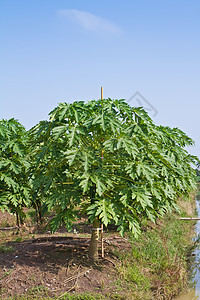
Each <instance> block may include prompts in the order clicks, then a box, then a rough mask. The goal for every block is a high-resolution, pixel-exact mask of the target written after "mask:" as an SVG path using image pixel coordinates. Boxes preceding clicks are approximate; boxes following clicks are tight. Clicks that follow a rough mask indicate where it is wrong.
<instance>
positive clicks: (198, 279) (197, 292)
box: [176, 199, 200, 300]
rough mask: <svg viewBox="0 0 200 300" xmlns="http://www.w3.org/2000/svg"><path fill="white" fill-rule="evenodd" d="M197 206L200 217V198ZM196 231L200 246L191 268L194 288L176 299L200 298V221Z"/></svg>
mask: <svg viewBox="0 0 200 300" xmlns="http://www.w3.org/2000/svg"><path fill="white" fill-rule="evenodd" d="M196 208H197V213H198V217H200V199H196ZM185 222H187V221H185ZM188 222H190V221H188ZM195 231H196V238H195V240H196V241H198V243H197V245H198V246H197V247H196V249H195V251H194V252H193V255H194V256H195V260H194V263H193V265H192V270H191V271H192V286H193V288H192V289H191V290H190V292H189V293H188V294H187V295H182V296H180V297H177V298H176V300H200V221H197V223H196V228H195Z"/></svg>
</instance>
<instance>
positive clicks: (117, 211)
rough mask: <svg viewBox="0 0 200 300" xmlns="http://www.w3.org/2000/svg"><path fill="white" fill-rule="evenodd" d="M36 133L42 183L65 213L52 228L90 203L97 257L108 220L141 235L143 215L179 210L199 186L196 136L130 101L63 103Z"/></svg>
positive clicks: (151, 216)
mask: <svg viewBox="0 0 200 300" xmlns="http://www.w3.org/2000/svg"><path fill="white" fill-rule="evenodd" d="M31 135H32V141H33V142H32V145H33V146H32V150H31V152H32V153H33V155H34V157H35V159H36V161H37V165H38V167H37V170H38V171H37V172H39V173H37V174H38V175H37V181H38V182H40V183H41V185H40V184H39V185H40V186H41V187H42V189H43V194H44V195H45V197H46V205H47V207H48V209H53V210H55V211H56V213H57V214H56V216H55V218H53V219H52V220H51V221H50V226H51V228H52V230H53V231H54V230H56V228H57V227H58V226H59V225H60V224H61V223H62V222H65V223H66V224H67V225H70V222H72V221H73V220H75V219H76V217H77V212H78V210H79V209H80V207H81V206H82V205H83V204H84V205H85V206H86V207H87V214H88V219H89V221H90V222H91V223H92V224H93V225H92V227H93V228H92V237H91V244H90V250H89V256H90V257H91V258H96V257H97V256H98V251H97V250H98V248H97V245H98V230H99V227H100V222H101V223H103V224H104V225H105V226H107V225H108V224H109V223H112V224H113V223H114V224H116V225H117V227H118V230H119V232H120V234H122V235H123V234H124V232H125V231H126V230H129V231H131V232H132V233H133V234H135V236H138V234H139V233H140V225H141V220H143V219H150V220H152V221H155V220H156V219H157V218H159V217H162V216H163V214H164V213H166V212H167V211H169V210H171V209H177V205H176V200H177V197H178V196H180V195H188V194H189V193H190V191H191V190H192V189H194V188H195V171H194V170H193V168H192V167H191V163H196V161H197V158H196V157H194V156H191V155H189V154H188V152H187V151H186V150H184V147H185V146H186V145H193V141H192V140H191V139H190V138H189V137H187V136H186V135H185V134H184V133H183V132H182V131H181V130H179V129H176V128H175V129H170V128H168V127H162V126H156V125H155V124H154V123H153V121H152V120H151V118H150V117H149V116H148V114H147V113H146V112H145V111H144V110H143V109H142V108H133V107H131V106H129V105H128V104H127V103H126V101H125V100H111V99H104V100H97V101H95V100H92V101H89V102H88V103H84V102H83V101H77V102H74V103H72V104H68V103H61V104H59V105H58V107H56V108H55V109H54V110H53V111H52V112H50V120H49V121H45V122H40V123H39V124H38V125H36V126H35V127H34V128H33V129H32V130H31Z"/></svg>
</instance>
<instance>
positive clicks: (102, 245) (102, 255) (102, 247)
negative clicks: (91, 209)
mask: <svg viewBox="0 0 200 300" xmlns="http://www.w3.org/2000/svg"><path fill="white" fill-rule="evenodd" d="M101 100H103V87H101ZM101 140H102V142H103V138H101ZM101 159H102V161H103V150H102V151H101ZM101 257H102V258H104V244H103V224H101Z"/></svg>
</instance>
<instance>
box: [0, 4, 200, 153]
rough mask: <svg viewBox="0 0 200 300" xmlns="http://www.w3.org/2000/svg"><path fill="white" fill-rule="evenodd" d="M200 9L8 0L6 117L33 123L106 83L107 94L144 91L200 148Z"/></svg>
mask: <svg viewBox="0 0 200 300" xmlns="http://www.w3.org/2000/svg"><path fill="white" fill-rule="evenodd" d="M199 15H200V2H199V1H197V0H196V1H194V0H191V1H189V0H188V1H185V0H181V1H180V0H173V1H172V0H168V1H158V0H151V1H149V0H132V1H129V0H124V1H113V0H110V1H108V0H107V1H104V0H102V1H89V0H85V1H77V0H74V1H67V0H32V1H30V0H29V1H27V0H0V40H1V47H0V66H1V67H0V99H1V100H0V101H1V105H0V107H1V113H0V118H6V119H8V118H11V117H14V118H17V119H19V121H20V122H21V123H22V124H23V125H24V126H25V127H26V128H27V129H29V128H31V127H32V126H34V125H35V124H37V123H38V122H39V121H40V120H44V119H47V118H48V113H49V112H50V111H51V110H52V109H53V108H54V107H55V106H57V104H58V103H59V102H63V101H66V102H73V101H74V100H86V101H87V100H90V99H98V98H100V87H101V86H103V87H104V97H105V98H108V97H110V98H117V99H120V98H124V99H127V100H129V99H130V98H131V97H132V95H134V94H135V93H136V92H137V91H139V92H140V94H141V95H142V96H143V97H144V98H145V99H146V100H147V102H148V103H150V104H151V105H152V106H153V107H154V108H155V109H156V110H157V112H158V113H157V115H156V116H153V113H152V111H150V115H151V116H152V117H153V119H154V121H155V123H156V124H162V125H169V126H171V127H179V128H180V129H182V130H183V131H185V132H186V133H187V134H188V135H189V136H190V137H192V138H193V139H194V140H195V142H196V147H193V148H191V149H190V150H189V151H190V152H191V153H192V154H195V155H198V156H200V155H199V154H200V130H199V128H200V118H199V113H200V101H199V100H200V87H199V78H200V18H199ZM148 103H144V104H145V105H146V108H147V109H148V108H149V107H148ZM130 104H131V105H133V106H134V105H138V103H137V99H132V101H131V102H130ZM145 105H144V106H145Z"/></svg>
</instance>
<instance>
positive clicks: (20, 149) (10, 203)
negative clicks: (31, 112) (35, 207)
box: [0, 119, 29, 226]
mask: <svg viewBox="0 0 200 300" xmlns="http://www.w3.org/2000/svg"><path fill="white" fill-rule="evenodd" d="M28 167H29V163H28V158H27V132H26V130H25V128H24V127H23V126H22V125H21V124H20V123H19V122H18V121H17V120H15V119H9V120H4V119H2V120H0V209H1V210H7V211H9V212H10V213H13V214H14V213H15V214H16V216H17V225H18V226H19V225H20V220H21V222H23V219H24V217H25V214H24V212H23V208H24V207H27V206H28V205H29V180H28V172H27V170H28Z"/></svg>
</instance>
